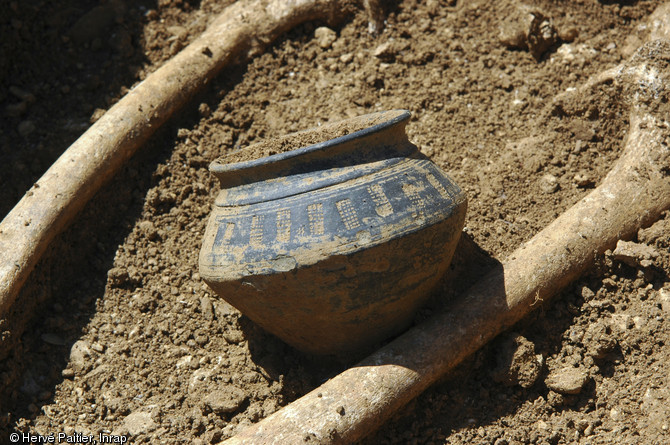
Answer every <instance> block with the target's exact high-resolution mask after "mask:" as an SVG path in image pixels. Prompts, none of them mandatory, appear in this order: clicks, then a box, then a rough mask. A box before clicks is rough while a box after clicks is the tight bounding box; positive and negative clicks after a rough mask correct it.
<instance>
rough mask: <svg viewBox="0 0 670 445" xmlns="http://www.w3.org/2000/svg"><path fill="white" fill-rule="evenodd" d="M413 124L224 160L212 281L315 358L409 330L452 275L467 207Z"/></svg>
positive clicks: (306, 137)
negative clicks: (416, 137) (415, 140)
mask: <svg viewBox="0 0 670 445" xmlns="http://www.w3.org/2000/svg"><path fill="white" fill-rule="evenodd" d="M409 117H410V114H409V112H407V111H403V110H397V111H387V112H380V113H374V114H369V115H366V116H361V117H357V118H353V119H349V120H345V121H342V122H338V123H335V124H328V125H323V126H320V127H317V128H313V129H310V130H306V131H303V132H299V133H294V134H291V135H288V136H284V137H281V138H278V139H276V140H271V141H267V142H262V143H260V144H256V145H252V146H250V147H249V148H248V149H246V154H245V156H246V158H247V159H248V158H249V156H257V157H258V158H256V159H254V160H251V161H246V162H239V163H235V162H232V163H231V161H235V158H236V157H239V156H238V155H237V154H233V155H231V156H229V157H228V159H226V158H224V159H221V160H219V161H215V162H214V163H212V165H211V166H210V170H211V171H212V173H213V174H214V175H216V176H217V177H218V179H219V181H220V183H221V188H222V190H221V192H220V193H219V195H218V196H217V198H216V201H215V203H214V206H213V209H212V213H211V216H210V219H209V222H208V225H207V229H206V232H205V235H204V239H203V243H202V250H201V252H200V275H201V277H202V278H203V279H204V280H205V282H206V283H207V284H208V285H209V286H210V287H211V288H212V289H213V290H214V291H215V292H216V293H217V294H218V295H219V296H221V297H222V298H224V299H225V300H226V301H228V302H229V303H230V304H232V305H233V306H235V307H236V308H237V309H239V310H240V312H242V313H243V314H245V315H247V316H248V317H249V318H250V319H251V320H253V321H254V322H255V323H257V324H258V325H260V326H261V327H263V328H264V329H266V330H267V331H269V332H271V333H273V334H275V335H276V336H278V337H279V338H281V339H283V340H284V341H285V342H286V343H288V344H290V345H292V346H294V347H295V348H297V349H299V350H302V351H305V352H309V353H315V354H333V355H342V354H349V353H356V352H362V351H364V350H365V349H366V348H369V347H370V346H372V345H374V344H375V343H377V342H379V341H381V340H384V339H386V338H388V337H390V336H392V335H394V334H396V333H398V332H400V331H401V330H403V329H405V328H406V327H407V326H408V325H409V324H410V322H411V320H412V318H413V316H414V315H415V312H416V310H417V309H419V308H420V307H421V305H422V304H423V303H424V302H425V300H426V299H427V298H428V297H429V296H430V293H431V291H432V290H433V289H434V288H435V286H436V284H437V283H438V280H439V279H440V277H441V276H442V275H443V274H444V272H445V271H446V269H447V267H448V265H449V263H450V261H451V258H452V255H453V253H454V250H455V248H456V244H457V243H458V239H459V237H460V234H461V230H462V228H463V223H464V220H465V212H466V206H467V204H466V197H465V195H464V193H463V192H462V191H461V189H460V188H459V187H458V186H457V185H456V184H454V182H453V181H452V180H451V179H450V178H449V177H448V176H447V175H446V174H445V173H444V172H443V171H442V170H441V169H439V168H438V167H437V166H436V165H435V164H433V163H432V162H431V161H430V160H429V159H427V158H426V157H425V156H423V155H422V154H421V153H420V152H419V151H418V149H417V147H416V146H415V145H413V144H412V143H410V142H409V141H408V139H407V135H406V134H405V125H406V123H407V121H408V119H409ZM265 155H269V156H265Z"/></svg>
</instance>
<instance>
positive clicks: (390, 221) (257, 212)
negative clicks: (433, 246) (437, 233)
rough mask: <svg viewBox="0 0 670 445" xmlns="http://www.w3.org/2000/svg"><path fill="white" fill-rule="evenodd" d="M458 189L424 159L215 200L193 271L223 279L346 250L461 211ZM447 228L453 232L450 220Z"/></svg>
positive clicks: (282, 267) (462, 199)
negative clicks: (295, 190) (266, 195)
mask: <svg viewBox="0 0 670 445" xmlns="http://www.w3.org/2000/svg"><path fill="white" fill-rule="evenodd" d="M466 206H467V203H466V198H465V194H464V193H463V192H462V190H461V189H460V188H459V187H458V186H457V185H456V184H455V183H454V182H453V181H452V180H451V179H450V178H449V177H448V176H447V175H446V173H444V172H443V171H442V170H441V169H440V168H438V167H437V166H436V165H435V164H433V163H432V162H431V161H430V160H428V159H414V158H408V159H406V160H404V161H402V162H399V163H396V164H394V165H392V166H390V167H389V168H386V169H383V170H380V171H375V172H373V173H371V174H368V175H365V176H362V177H358V178H355V179H352V180H348V181H344V182H341V183H337V184H334V185H329V186H327V187H324V188H321V189H318V190H312V191H309V192H305V193H300V194H297V195H293V196H288V197H285V198H281V199H273V200H270V201H264V202H258V203H254V204H250V205H240V206H227V207H224V206H215V207H214V208H213V210H212V214H211V216H210V219H209V222H208V225H207V229H206V232H205V236H204V238H203V246H202V249H201V252H200V274H201V276H202V277H203V278H204V279H205V280H207V281H214V282H224V281H231V280H237V279H242V278H244V277H246V276H250V275H268V274H275V273H285V272H289V271H291V270H294V269H298V268H301V267H305V266H309V265H312V264H316V263H318V262H320V261H323V260H325V259H327V258H329V257H332V256H335V255H351V254H354V253H356V252H358V251H360V250H363V249H368V248H371V247H374V246H376V245H379V244H382V243H385V242H388V241H389V240H392V239H396V238H399V237H402V236H406V235H408V234H411V233H415V232H418V231H422V230H423V231H427V232H429V231H430V230H431V228H432V227H433V226H436V224H437V223H439V222H441V221H444V220H445V219H447V218H452V217H453V218H457V219H461V220H462V219H463V217H464V214H465V208H466ZM455 232H456V233H454V234H453V236H458V235H459V234H460V228H457V230H456V231H455Z"/></svg>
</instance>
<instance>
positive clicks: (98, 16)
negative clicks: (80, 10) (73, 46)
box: [70, 5, 116, 44]
mask: <svg viewBox="0 0 670 445" xmlns="http://www.w3.org/2000/svg"><path fill="white" fill-rule="evenodd" d="M115 19H116V12H115V11H114V8H113V7H112V6H111V5H101V6H96V7H94V8H93V9H91V10H90V11H88V12H87V13H86V14H84V15H83V16H81V17H80V18H79V20H77V22H76V23H75V24H74V25H73V26H72V29H70V37H72V40H74V41H75V42H76V43H77V44H84V43H91V42H92V41H93V40H95V38H96V37H97V38H103V37H105V34H106V33H107V30H108V29H109V28H110V27H111V26H112V25H113V24H114V21H115Z"/></svg>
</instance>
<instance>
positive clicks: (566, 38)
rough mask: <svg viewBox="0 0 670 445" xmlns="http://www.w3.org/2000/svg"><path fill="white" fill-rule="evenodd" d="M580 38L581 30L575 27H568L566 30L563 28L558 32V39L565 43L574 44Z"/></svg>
mask: <svg viewBox="0 0 670 445" xmlns="http://www.w3.org/2000/svg"><path fill="white" fill-rule="evenodd" d="M578 36H579V30H578V29H577V28H575V27H574V26H568V27H566V28H561V29H559V30H558V37H559V38H560V39H561V40H562V41H563V42H567V43H570V42H573V41H574V40H575V39H576V38H577V37H578Z"/></svg>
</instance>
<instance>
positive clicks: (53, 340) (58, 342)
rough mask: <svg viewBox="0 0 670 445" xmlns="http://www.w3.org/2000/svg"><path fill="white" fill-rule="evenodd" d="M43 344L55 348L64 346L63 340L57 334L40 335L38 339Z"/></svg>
mask: <svg viewBox="0 0 670 445" xmlns="http://www.w3.org/2000/svg"><path fill="white" fill-rule="evenodd" d="M40 338H41V339H42V340H43V341H44V342H45V343H49V344H50V345H55V346H63V345H65V343H66V342H65V340H64V339H63V337H61V336H60V335H57V334H51V333H46V334H42V335H41V337H40Z"/></svg>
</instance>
